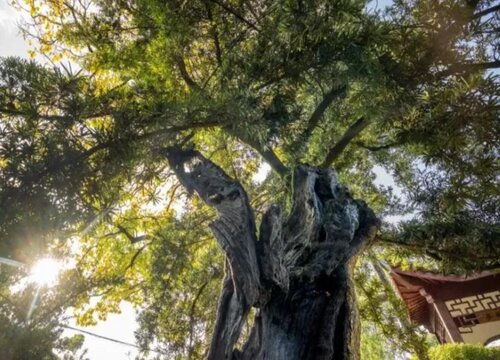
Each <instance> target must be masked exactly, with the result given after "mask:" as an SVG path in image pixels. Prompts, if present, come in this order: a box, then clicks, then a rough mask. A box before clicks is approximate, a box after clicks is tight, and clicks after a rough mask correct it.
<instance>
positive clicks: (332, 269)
mask: <svg viewBox="0 0 500 360" xmlns="http://www.w3.org/2000/svg"><path fill="white" fill-rule="evenodd" d="M167 158H168V160H169V162H170V165H171V166H172V168H173V169H174V171H175V172H176V174H177V176H178V178H179V180H180V181H181V183H182V184H183V185H184V186H185V187H186V188H187V190H188V191H189V192H193V191H196V192H197V193H198V194H199V196H200V197H201V198H202V199H203V200H204V201H205V202H206V203H207V204H208V205H210V206H213V207H214V208H215V209H216V210H217V212H218V218H217V220H215V221H214V222H213V223H212V224H210V227H211V229H212V231H213V233H214V235H215V238H216V239H217V241H218V242H219V244H220V246H221V247H222V249H223V251H224V252H225V255H226V259H227V267H226V268H227V270H226V274H225V278H224V281H223V286H222V293H221V296H220V299H219V305H218V309H217V318H216V324H215V328H214V331H213V335H212V342H211V346H210V349H209V352H208V356H207V358H208V359H209V360H224V359H227V360H237V359H248V360H250V359H252V360H254V359H269V360H308V359H329V360H332V359H335V360H343V359H358V358H359V329H358V324H359V321H358V318H357V310H356V303H355V296H354V290H353V285H352V282H351V276H350V269H351V267H352V264H353V262H354V259H355V257H356V255H357V254H358V253H359V251H360V250H361V249H362V248H363V246H364V245H365V244H366V243H367V242H368V241H369V240H370V239H372V238H373V236H374V233H375V231H376V228H377V226H378V220H377V218H376V217H375V215H374V214H373V212H372V211H371V210H370V209H369V208H368V207H367V206H366V204H365V203H364V202H362V201H360V200H354V199H353V198H352V197H351V195H350V194H349V192H348V191H347V189H346V188H345V187H344V186H342V185H340V184H339V182H338V180H337V176H336V174H335V172H334V171H333V170H323V169H318V168H314V167H309V166H305V165H300V166H298V167H297V168H296V169H295V171H294V174H293V207H292V210H291V213H290V215H289V216H288V217H287V218H286V219H285V218H284V217H283V215H282V213H281V210H280V209H279V208H278V207H276V206H271V207H270V208H269V209H268V210H267V212H266V213H265V214H264V216H263V218H262V222H261V224H260V231H259V232H258V234H259V235H258V236H257V229H256V225H255V217H254V214H253V211H252V209H251V207H250V205H249V201H248V197H247V194H246V193H245V191H244V189H243V188H242V186H241V184H239V183H238V182H237V181H235V180H233V179H231V178H229V177H228V176H227V175H226V174H225V173H224V171H223V170H222V169H220V168H219V167H218V166H216V165H215V164H213V163H212V162H211V161H209V160H207V159H206V158H204V157H203V156H202V155H201V154H200V153H198V152H196V151H193V150H179V149H173V148H171V149H169V150H168V151H167ZM252 307H253V308H255V309H256V315H255V320H254V324H253V328H252V329H251V332H250V336H249V338H248V340H247V341H246V343H245V344H244V345H243V346H242V347H241V348H239V349H237V348H236V342H237V341H238V338H239V336H240V333H241V329H242V327H243V324H244V323H245V320H246V319H247V317H248V315H249V311H250V309H251V308H252Z"/></svg>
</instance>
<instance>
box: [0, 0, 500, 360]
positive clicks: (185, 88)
mask: <svg viewBox="0 0 500 360" xmlns="http://www.w3.org/2000/svg"><path fill="white" fill-rule="evenodd" d="M21 3H24V4H21V5H23V6H24V5H26V6H27V7H28V8H29V10H30V12H31V15H32V19H31V22H30V23H29V24H25V25H24V26H23V29H24V30H23V31H24V33H25V35H27V36H28V37H35V40H37V41H38V42H37V43H38V44H39V46H40V48H39V49H38V50H39V51H41V52H43V53H44V54H45V55H47V56H48V57H50V58H52V59H53V60H54V61H55V62H57V60H60V59H61V58H69V59H71V60H72V61H73V62H75V63H77V64H78V66H79V67H80V68H81V70H80V71H78V72H72V71H71V70H70V69H69V67H68V66H66V67H63V66H61V65H59V66H55V67H54V68H49V67H47V66H41V65H38V64H36V63H35V62H32V61H25V60H20V59H14V58H6V59H2V60H1V61H0V209H1V211H0V256H6V257H12V258H15V259H18V260H21V261H25V262H28V263H29V262H31V261H32V260H33V258H34V257H35V255H36V256H39V255H41V253H45V252H48V253H51V254H52V255H53V256H58V257H66V258H71V259H72V260H73V261H74V263H75V264H76V265H75V269H72V270H69V271H67V272H66V273H65V274H64V275H63V276H62V284H61V286H60V287H59V289H58V290H57V292H55V293H54V294H53V295H52V296H53V298H51V301H52V302H53V303H54V304H57V306H58V307H61V308H64V307H69V306H73V307H74V309H75V315H76V316H77V320H78V321H79V323H80V324H82V325H89V324H92V323H95V322H96V321H98V320H102V319H105V318H106V315H107V314H108V313H110V312H116V311H119V304H120V302H121V301H129V302H131V303H133V304H134V305H136V306H137V307H140V308H141V309H142V311H141V314H140V316H139V322H140V324H141V328H140V330H139V332H138V339H139V342H140V343H141V345H142V346H143V347H144V348H148V347H150V346H153V344H155V343H159V344H162V345H161V346H162V348H163V349H162V350H163V351H166V352H168V353H170V354H172V356H176V357H178V358H190V357H191V358H201V357H202V356H203V353H204V350H205V349H206V346H207V342H208V337H209V335H210V329H211V327H212V324H213V319H214V316H215V314H214V312H215V302H216V299H217V293H218V290H219V281H220V278H221V276H222V273H223V263H224V259H222V256H221V253H220V251H218V248H217V246H216V245H215V243H214V240H213V238H212V235H211V233H210V232H209V229H208V228H207V226H206V224H207V223H208V222H210V221H211V220H212V219H213V218H214V216H215V214H214V213H213V211H212V210H211V209H208V208H206V207H205V206H203V205H202V204H201V203H200V201H199V199H197V198H196V197H190V196H189V194H187V193H186V192H185V190H184V189H183V188H182V187H181V186H180V184H179V183H178V181H177V179H175V178H174V176H173V174H172V172H171V170H170V169H169V168H168V165H167V163H166V161H165V159H164V158H163V156H162V155H161V154H162V149H163V148H165V147H167V146H172V145H183V146H194V147H196V148H197V149H199V150H200V151H201V152H202V153H203V154H204V155H205V156H207V157H208V158H210V159H211V160H212V161H214V162H215V163H217V164H218V165H219V166H221V167H222V168H223V169H224V170H225V171H226V172H227V173H228V174H229V175H230V176H231V177H233V178H235V179H237V180H239V181H240V182H241V183H242V185H243V187H244V188H245V190H246V191H247V193H248V195H249V198H250V201H251V204H252V206H253V207H254V209H255V212H256V216H257V217H259V216H260V215H261V214H262V212H263V210H264V209H265V208H266V207H267V206H269V205H270V204H272V203H278V204H280V205H281V206H282V208H283V209H284V210H285V213H286V211H288V210H290V205H291V204H290V186H289V185H290V174H289V173H288V172H287V171H289V170H290V169H292V168H293V166H295V165H296V164H297V163H308V164H311V165H319V164H321V163H322V162H323V161H324V159H325V157H326V154H327V153H329V152H330V151H332V150H334V149H335V146H336V145H338V144H339V143H342V141H343V140H345V137H344V136H345V135H346V134H347V133H349V131H350V130H351V126H352V125H353V124H354V123H355V122H357V121H358V120H360V119H364V121H366V125H367V127H366V128H365V129H364V130H363V131H362V132H359V133H356V134H354V135H355V136H354V137H353V138H352V139H350V140H349V141H346V142H345V144H344V147H343V148H342V149H341V151H338V154H337V155H336V157H335V161H334V163H333V165H334V167H335V168H336V169H337V171H338V172H339V176H340V179H341V181H342V182H343V183H345V184H346V185H347V186H348V187H349V189H350V191H351V192H352V193H353V194H354V195H355V196H356V197H358V198H363V199H364V200H365V201H367V203H368V204H369V205H370V206H371V207H372V208H373V209H375V210H376V211H377V213H378V214H379V215H380V216H381V217H384V216H388V215H402V214H405V213H408V212H413V213H415V214H416V217H415V219H413V220H412V221H409V222H406V223H402V224H400V226H392V225H390V224H388V223H387V222H386V223H385V224H384V226H383V228H382V230H381V232H380V233H379V234H378V240H379V241H378V243H376V244H375V246H376V247H374V248H373V250H374V251H373V253H372V254H371V255H370V256H367V257H363V258H362V259H361V261H362V264H361V266H360V267H359V269H358V271H357V272H356V281H357V286H358V295H359V299H360V310H361V314H362V317H363V321H364V334H365V337H364V340H363V341H364V345H363V346H364V348H363V349H364V350H363V352H364V354H365V356H367V357H368V358H369V356H372V358H376V357H377V356H379V358H380V356H382V358H386V357H389V356H392V355H391V354H396V353H399V354H401V353H403V352H404V351H411V352H416V353H419V354H422V353H423V352H425V351H424V350H425V349H426V346H427V341H426V339H425V338H424V337H423V336H422V334H421V333H420V331H419V330H418V329H416V327H415V326H414V325H413V324H409V323H408V322H407V321H401V322H397V321H395V320H396V319H406V318H405V314H404V311H403V308H402V307H401V304H400V303H398V300H397V298H396V297H395V295H394V293H393V292H392V290H391V289H390V287H388V286H386V285H387V284H384V281H383V277H381V276H380V274H379V273H377V271H376V270H375V268H374V267H373V264H374V263H376V262H377V261H390V262H392V263H393V264H394V263H400V264H403V265H404V264H407V265H409V264H425V265H426V266H428V267H429V268H435V269H444V270H447V271H451V270H453V271H463V270H467V271H471V270H476V269H484V268H495V267H497V266H498V255H499V254H498V248H499V247H498V246H495V245H496V239H497V238H498V204H499V203H500V202H499V201H498V200H499V199H498V194H499V189H498V182H497V181H495V179H496V176H497V172H498V166H497V164H496V158H497V155H498V144H499V136H498V135H499V131H498V130H499V128H498V117H499V107H498V101H499V95H500V94H499V85H498V83H499V75H498V73H495V72H488V71H487V70H488V69H490V68H494V67H495V66H498V65H495V58H494V56H493V52H494V50H493V49H495V46H497V44H495V41H496V40H495V36H494V34H495V29H497V28H498V17H490V18H488V19H489V20H488V21H486V19H485V18H482V17H479V18H475V16H474V14H475V13H476V14H477V12H479V11H485V10H487V9H488V8H490V7H491V6H492V2H491V1H489V0H484V1H478V2H466V1H462V0H447V1H441V2H436V1H428V0H419V1H413V0H398V1H395V2H394V4H393V5H392V6H390V7H388V9H387V11H384V12H368V11H367V9H366V5H367V3H366V1H359V0H353V1H344V0H340V1H330V0H328V1H327V0H314V1H294V0H293V1H292V0H278V1H267V0H244V1H232V0H231V1H229V0H228V1H197V0H194V1H174V0H169V1H157V0H132V1H118V2H116V1H115V2H113V1H104V0H95V1H92V2H91V5H90V7H87V6H86V4H87V2H80V1H78V2H76V1H73V2H67V1H49V2H47V1H39V0H35V1H32V0H29V1H28V0H26V1H21ZM329 94H330V95H331V94H335V96H330V95H329ZM329 96H330V97H329ZM337 149H338V147H337ZM263 163H268V164H269V165H271V166H272V167H273V168H274V170H276V171H272V172H271V173H270V174H269V176H267V178H266V179H265V180H264V181H263V182H261V183H257V182H255V181H253V176H254V175H255V174H256V173H257V172H258V171H259V168H260V166H261V165H262V164H263ZM280 163H281V165H282V167H284V168H285V170H283V171H281V172H280V169H279V165H280ZM327 165H330V164H327ZM377 167H378V168H380V167H381V168H384V169H386V170H387V171H389V172H390V173H391V174H392V175H394V178H395V180H396V184H397V185H398V186H399V188H401V189H402V191H403V193H404V194H397V191H395V190H394V189H391V188H388V187H383V186H377V185H375V183H374V180H375V177H376V176H375V173H376V172H375V169H377ZM457 249H460V254H461V255H463V254H467V256H466V259H464V258H463V256H460V257H457V256H456V254H457ZM91 299H97V300H91ZM56 300H57V301H56ZM9 331H10V330H9ZM12 331H14V330H12ZM16 331H17V330H16ZM0 334H1V333H0ZM51 336H52V335H51ZM381 338H385V340H384V342H383V345H384V347H383V348H382V347H381V346H382V345H381V344H382V343H377V342H378V341H379V340H378V339H381ZM50 339H51V340H50V341H49V343H51V342H52V343H53V339H54V338H53V337H50ZM390 339H392V340H390ZM50 346H52V345H50ZM50 346H49V347H50ZM387 349H390V350H391V351H390V353H388V351H387ZM368 354H372V355H368Z"/></svg>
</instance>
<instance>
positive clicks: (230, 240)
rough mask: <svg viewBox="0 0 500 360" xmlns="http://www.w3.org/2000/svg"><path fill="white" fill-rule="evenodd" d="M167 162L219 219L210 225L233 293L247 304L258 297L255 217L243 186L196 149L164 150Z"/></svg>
mask: <svg viewBox="0 0 500 360" xmlns="http://www.w3.org/2000/svg"><path fill="white" fill-rule="evenodd" d="M165 155H166V156H167V159H168V162H169V164H170V166H171V168H172V170H173V171H174V172H175V173H176V175H177V177H178V179H179V181H180V182H181V183H182V185H183V186H184V187H185V188H186V189H187V191H188V192H189V193H192V192H193V191H196V193H198V195H199V196H200V197H201V198H202V199H203V201H204V202H205V203H207V204H208V205H209V206H212V207H214V208H215V209H216V210H217V213H218V215H219V216H218V218H217V219H216V220H215V221H214V222H212V223H211V224H210V228H211V229H212V232H213V233H214V235H215V237H216V239H217V241H218V242H219V244H220V246H221V247H222V249H223V250H224V252H225V254H226V256H227V258H228V260H229V264H230V268H231V277H232V280H233V282H234V291H235V293H236V295H237V296H238V297H240V298H241V299H242V300H243V301H244V302H245V303H246V304H249V305H253V304H255V303H256V301H257V300H258V297H259V296H260V292H261V291H260V288H261V283H260V270H259V264H258V261H257V254H256V242H257V238H256V228H255V218H254V214H253V211H252V208H251V207H250V204H249V201H248V197H247V194H246V192H245V190H244V189H243V187H242V186H241V185H240V184H239V183H238V182H237V181H235V180H233V179H231V178H230V177H229V176H228V175H226V173H225V172H224V171H223V170H222V169H221V168H220V167H218V166H217V165H215V164H214V163H212V162H211V161H210V160H208V159H206V158H205V157H204V156H203V155H201V154H200V153H199V152H197V151H195V150H181V149H179V148H174V147H171V148H167V149H166V150H165Z"/></svg>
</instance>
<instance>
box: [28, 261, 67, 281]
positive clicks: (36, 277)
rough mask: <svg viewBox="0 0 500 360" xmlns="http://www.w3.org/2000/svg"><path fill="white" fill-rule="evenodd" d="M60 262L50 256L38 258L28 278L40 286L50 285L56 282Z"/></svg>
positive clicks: (60, 266) (60, 265)
mask: <svg viewBox="0 0 500 360" xmlns="http://www.w3.org/2000/svg"><path fill="white" fill-rule="evenodd" d="M61 268H62V264H61V262H60V261H58V260H56V259H51V258H45V259H40V260H38V261H37V262H36V263H35V264H34V265H33V267H32V268H31V272H30V276H29V278H30V280H31V281H33V282H35V283H37V284H38V285H40V286H52V285H54V284H55V283H56V282H57V279H58V277H59V273H60V271H61Z"/></svg>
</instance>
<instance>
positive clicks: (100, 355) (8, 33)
mask: <svg viewBox="0 0 500 360" xmlns="http://www.w3.org/2000/svg"><path fill="white" fill-rule="evenodd" d="M388 2H389V1H388V0H380V1H379V2H378V8H379V9H380V8H381V7H383V6H385V5H387V4H388ZM373 3H375V2H373ZM20 21H21V15H20V14H19V13H17V12H16V11H15V10H14V9H13V8H12V7H11V6H10V5H9V2H8V1H7V0H0V56H19V57H23V58H27V57H28V44H27V42H26V41H25V40H24V39H23V38H22V36H21V35H20V33H19V30H18V24H19V22H20ZM38 60H39V61H43V59H42V58H38ZM375 170H376V171H375V172H376V175H377V179H376V181H375V182H376V183H377V184H379V185H385V186H392V187H393V188H395V190H396V193H398V192H399V193H400V191H398V190H399V189H398V188H397V186H395V183H394V180H393V178H392V176H391V175H390V174H388V173H387V172H386V171H384V170H383V169H382V168H377V169H375ZM268 172H269V166H263V167H262V168H261V169H260V170H259V172H258V175H257V176H256V178H255V180H256V181H262V180H263V179H264V178H265V177H266V176H267V174H268ZM391 220H393V221H397V220H399V218H398V219H391ZM135 318H136V313H135V310H134V309H133V307H132V305H130V304H129V303H126V302H123V303H122V304H121V314H110V315H109V316H108V318H107V320H106V321H102V322H99V323H98V324H97V325H96V326H92V327H86V328H84V330H85V331H90V332H93V333H96V334H99V335H102V336H106V337H110V338H113V339H116V340H120V341H123V342H127V343H132V344H134V343H135V338H134V331H135V330H136V329H137V322H136V320H135ZM69 325H70V326H72V327H76V325H75V324H74V323H72V322H70V323H69ZM65 333H66V334H67V335H68V336H70V335H73V334H76V333H77V332H76V331H73V330H66V331H65ZM84 347H86V348H87V349H88V354H87V355H88V357H89V358H90V359H91V360H129V359H134V357H135V355H136V354H137V349H135V348H133V347H130V346H126V345H122V344H117V343H114V342H111V341H108V340H104V339H99V338H96V337H93V336H89V335H85V344H84Z"/></svg>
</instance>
